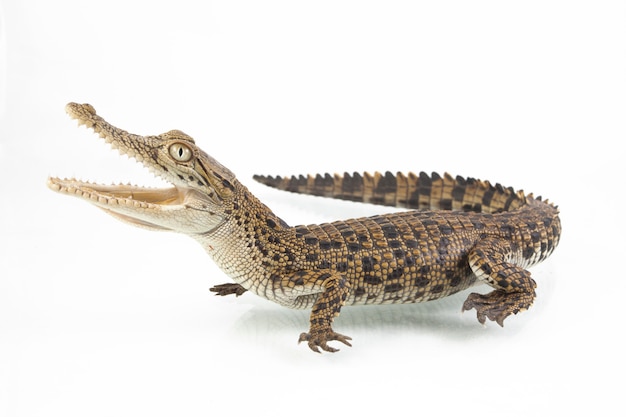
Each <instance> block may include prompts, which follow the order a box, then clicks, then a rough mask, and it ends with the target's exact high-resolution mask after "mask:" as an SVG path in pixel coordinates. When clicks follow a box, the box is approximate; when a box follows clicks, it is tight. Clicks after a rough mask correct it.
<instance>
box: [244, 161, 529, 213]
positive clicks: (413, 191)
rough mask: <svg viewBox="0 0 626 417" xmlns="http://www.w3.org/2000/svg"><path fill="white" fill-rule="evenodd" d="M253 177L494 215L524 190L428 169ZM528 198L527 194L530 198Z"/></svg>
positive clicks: (520, 199) (329, 193) (303, 190)
mask: <svg viewBox="0 0 626 417" xmlns="http://www.w3.org/2000/svg"><path fill="white" fill-rule="evenodd" d="M254 179H255V180H256V181H258V182H260V183H262V184H265V185H267V186H269V187H273V188H277V189H279V190H284V191H290V192H294V193H299V194H308V195H316V196H322V197H329V198H335V199H340V200H350V201H357V202H362V203H370V204H376V205H383V206H391V207H403V208H407V209H411V210H455V211H466V212H468V211H470V212H476V213H498V212H502V211H510V210H515V209H517V208H519V207H521V206H524V205H525V204H526V203H527V197H526V196H525V195H524V193H523V191H515V190H514V189H513V188H511V187H503V186H502V185H500V184H495V185H492V184H491V183H490V182H489V181H482V180H478V179H474V178H463V177H460V176H457V177H453V176H452V175H450V174H448V173H445V174H444V175H443V176H441V175H439V174H437V173H435V172H433V173H432V174H431V175H428V174H426V173H424V172H420V173H419V174H414V173H412V172H410V173H408V174H404V173H401V172H398V173H397V174H395V175H394V174H393V173H391V172H389V171H387V172H386V173H384V174H381V173H380V172H375V173H374V174H370V173H367V172H366V173H364V174H360V173H357V172H355V173H354V174H349V173H347V172H346V173H344V174H343V175H340V174H335V175H330V174H324V175H321V174H317V175H308V176H306V177H305V176H303V175H300V176H295V175H294V176H291V177H281V176H276V177H272V176H264V175H255V176H254ZM529 197H531V196H529Z"/></svg>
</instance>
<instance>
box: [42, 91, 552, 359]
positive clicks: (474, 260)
mask: <svg viewBox="0 0 626 417" xmlns="http://www.w3.org/2000/svg"><path fill="white" fill-rule="evenodd" d="M66 111H67V112H68V114H69V115H70V116H71V117H73V118H74V119H76V120H78V122H79V124H83V125H86V126H87V127H89V128H91V129H93V130H94V131H95V132H96V133H98V134H99V135H100V136H101V137H102V138H104V140H105V141H106V142H108V143H110V144H111V145H112V147H114V148H117V149H118V150H119V152H120V153H121V154H124V155H127V156H129V157H133V158H135V159H136V160H137V161H139V162H140V163H141V164H143V165H144V166H145V167H147V168H149V169H150V170H151V171H152V172H153V173H154V174H156V175H157V176H159V177H161V178H163V179H165V180H166V181H167V182H169V183H171V184H172V186H171V187H170V188H164V189H156V188H146V187H138V186H131V185H100V184H92V183H88V182H81V181H78V180H75V179H59V178H49V180H48V185H49V187H50V188H51V189H53V190H54V191H58V192H61V193H64V194H69V195H73V196H77V197H80V198H82V199H84V200H86V201H88V202H90V203H92V204H94V205H96V206H97V207H99V208H101V209H103V210H104V211H106V212H107V213H109V214H111V215H113V216H114V217H116V218H118V219H120V220H124V221H127V222H129V223H131V224H133V225H136V226H141V227H145V228H148V229H157V230H172V231H176V232H180V233H185V234H187V235H189V236H191V237H193V238H194V239H196V240H197V241H198V242H199V243H200V244H201V245H202V247H203V248H204V249H205V250H206V251H207V253H208V254H209V255H210V256H211V257H212V258H213V260H214V261H215V262H216V263H217V265H218V266H219V267H220V268H221V269H222V270H223V271H224V272H225V273H226V274H227V275H228V276H229V277H230V278H231V279H232V280H233V281H234V283H228V284H223V285H217V286H215V287H213V288H211V290H212V291H214V292H215V293H216V294H218V295H227V294H236V295H241V294H242V293H244V292H245V291H251V292H253V293H255V294H257V295H259V296H261V297H264V298H266V299H268V300H271V301H274V302H277V303H279V304H281V305H284V306H287V307H291V308H311V316H310V328H309V331H308V332H305V333H302V334H301V335H300V338H299V341H300V342H302V341H306V342H307V343H308V345H309V347H310V348H311V349H312V350H314V351H317V352H319V349H320V348H321V349H323V350H325V351H330V352H333V351H336V350H337V349H336V348H334V347H332V346H329V345H328V342H329V341H333V340H335V341H339V342H342V343H344V344H346V345H348V346H350V342H349V340H350V337H348V336H344V335H342V334H339V333H336V332H335V331H334V330H333V328H332V326H331V325H332V322H333V319H334V318H335V317H337V316H338V315H339V312H340V310H341V308H342V307H343V306H344V305H356V304H388V303H416V302H422V301H428V300H434V299H438V298H441V297H445V296H448V295H450V294H454V293H456V292H458V291H461V290H464V289H466V288H468V287H470V286H472V285H474V284H476V283H486V284H488V285H490V286H491V287H493V288H494V290H493V291H491V292H489V293H487V294H478V293H471V294H470V295H469V296H468V298H467V300H466V301H465V302H464V304H463V308H462V309H463V310H470V309H476V311H477V317H478V321H479V322H481V323H484V322H485V319H486V318H488V319H490V320H493V321H496V322H497V323H498V324H500V325H502V324H503V321H504V319H505V318H506V317H508V316H509V315H511V314H516V313H518V312H520V311H522V310H526V309H527V308H528V307H530V305H531V304H532V303H533V300H534V298H535V287H536V284H535V281H534V280H533V279H532V278H531V276H530V272H528V270H527V268H528V267H530V266H532V265H534V264H537V263H538V262H541V261H543V260H544V259H546V258H547V257H548V256H549V255H550V254H551V253H552V251H553V250H554V248H555V247H556V246H557V244H558V242H559V237H560V233H561V225H560V221H559V217H558V213H559V212H558V209H557V207H556V206H554V205H553V204H551V203H548V202H547V201H542V199H541V198H535V197H533V195H532V194H530V195H526V194H524V193H523V192H522V191H515V190H514V189H512V188H506V187H503V186H501V185H499V184H496V185H492V184H490V183H489V182H487V181H480V180H477V179H472V178H462V177H452V176H451V175H449V174H445V175H443V176H440V175H438V174H434V173H433V174H432V175H427V174H425V173H420V174H418V175H416V174H413V173H410V174H406V175H405V174H402V173H398V174H395V175H394V174H392V173H389V172H387V173H385V174H380V173H375V174H367V173H365V174H362V175H361V174H357V173H355V174H353V175H349V174H344V175H334V176H331V175H328V174H325V175H315V176H307V177H304V176H299V177H295V176H294V177H286V178H283V177H268V176H255V179H256V180H257V181H260V182H261V183H263V184H266V185H269V186H271V187H276V188H279V189H283V190H288V191H292V192H297V193H303V194H313V195H319V196H324V197H331V198H337V199H345V200H352V201H358V202H364V203H373V204H379V205H385V206H394V207H404V208H406V209H409V210H407V211H403V212H396V213H392V214H384V215H377V216H372V217H364V218H358V219H349V220H338V221H335V222H332V223H324V224H314V225H307V226H296V227H292V226H289V225H287V223H285V222H284V221H283V220H282V219H281V218H279V217H278V216H277V215H276V214H274V213H273V212H272V211H271V210H270V209H269V208H268V207H267V206H266V205H265V204H263V203H262V202H261V201H259V200H258V199H257V198H256V197H255V196H254V195H252V194H251V193H250V191H248V189H247V188H246V187H245V186H243V185H242V184H241V183H240V182H239V181H238V180H237V179H236V178H235V175H234V174H233V173H232V172H231V171H230V170H229V169H228V168H226V167H224V166H223V165H221V164H220V163H219V162H218V161H216V160H215V159H214V158H212V157H211V156H209V155H208V154H206V153H205V152H204V151H202V150H201V149H200V148H199V147H198V146H197V145H196V144H195V141H194V140H193V139H192V138H191V137H190V136H188V135H186V134H185V133H183V132H181V131H179V130H172V131H169V132H167V133H163V134H161V135H156V136H139V135H135V134H131V133H128V132H126V131H124V130H122V129H119V128H116V127H114V126H112V125H110V124H109V123H107V122H106V121H105V120H104V119H103V118H101V117H100V116H98V115H97V114H96V111H95V109H94V108H93V107H92V106H91V105H89V104H76V103H70V104H68V105H67V106H66Z"/></svg>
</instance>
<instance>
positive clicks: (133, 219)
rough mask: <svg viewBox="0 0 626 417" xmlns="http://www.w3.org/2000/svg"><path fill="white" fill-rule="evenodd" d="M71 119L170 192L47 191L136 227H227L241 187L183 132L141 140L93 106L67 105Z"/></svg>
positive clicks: (95, 187)
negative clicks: (228, 211)
mask: <svg viewBox="0 0 626 417" xmlns="http://www.w3.org/2000/svg"><path fill="white" fill-rule="evenodd" d="M65 109H66V111H67V113H68V114H69V115H70V116H71V117H72V118H74V119H76V120H78V123H79V125H85V126H87V127H88V128H91V129H93V130H94V132H96V133H97V134H99V135H100V137H102V138H103V139H104V140H105V141H106V142H107V143H109V144H110V145H111V146H112V147H113V148H115V149H118V151H119V152H120V153H121V154H122V155H127V156H128V157H131V158H134V159H135V160H137V161H138V162H140V163H141V164H142V165H144V166H145V167H147V168H148V169H149V170H150V171H152V173H154V174H155V175H156V176H158V177H160V178H162V179H164V180H165V181H167V182H168V183H170V184H171V185H172V186H171V187H168V188H148V187H139V186H134V185H101V184H94V183H90V182H83V181H78V180H76V179H60V178H54V177H51V178H49V179H48V186H49V187H50V188H51V189H52V190H54V191H57V192H60V193H63V194H68V195H72V196H75V197H79V198H81V199H83V200H86V201H88V202H90V203H92V204H94V205H95V206H97V207H99V208H101V209H103V210H104V211H106V212H107V213H109V214H111V215H113V216H115V217H117V218H118V219H120V220H124V221H126V222H129V223H131V224H133V225H135V226H140V227H146V228H150V229H157V230H173V231H177V232H181V233H186V234H201V233H207V232H210V231H212V230H214V229H215V228H217V227H219V225H220V224H222V222H223V221H224V211H225V210H226V209H227V206H228V205H229V204H228V202H229V201H231V200H232V198H233V194H234V187H235V186H236V184H237V181H236V179H235V176H234V174H233V173H232V172H231V171H230V170H228V169H227V168H225V167H224V166H223V165H221V164H220V163H219V162H217V161H216V160H215V159H213V158H212V157H211V156H209V155H207V154H206V153H205V152H203V151H202V150H201V149H200V148H198V147H197V146H196V145H195V143H194V140H193V138H191V137H190V136H188V135H186V134H185V133H183V132H181V131H179V130H172V131H169V132H167V133H163V134H161V135H156V136H139V135H135V134H131V133H128V132H126V131H124V130H122V129H119V128H117V127H115V126H112V125H111V124H109V123H107V122H106V121H105V120H104V119H103V118H102V117H100V116H98V115H97V114H96V111H95V109H94V108H93V107H92V106H91V105H89V104H76V103H69V104H68V105H67V106H66V108H65Z"/></svg>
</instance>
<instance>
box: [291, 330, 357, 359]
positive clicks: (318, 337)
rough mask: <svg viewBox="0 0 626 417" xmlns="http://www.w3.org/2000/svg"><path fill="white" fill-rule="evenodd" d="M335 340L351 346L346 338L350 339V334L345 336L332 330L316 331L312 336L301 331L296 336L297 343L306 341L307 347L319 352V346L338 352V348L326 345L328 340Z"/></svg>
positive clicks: (328, 350)
mask: <svg viewBox="0 0 626 417" xmlns="http://www.w3.org/2000/svg"><path fill="white" fill-rule="evenodd" d="M331 340H337V341H339V342H341V343H343V344H344V345H346V346H350V347H352V345H351V344H350V342H348V340H352V338H351V337H350V336H345V335H342V334H339V333H335V332H333V331H332V330H331V331H327V332H316V334H314V335H313V336H312V335H311V334H310V333H301V334H300V337H299V338H298V343H301V342H307V344H308V345H309V348H310V349H311V350H312V351H313V352H317V353H321V352H320V349H319V348H322V350H325V351H326V352H339V349H337V348H334V347H331V346H328V343H327V342H329V341H331Z"/></svg>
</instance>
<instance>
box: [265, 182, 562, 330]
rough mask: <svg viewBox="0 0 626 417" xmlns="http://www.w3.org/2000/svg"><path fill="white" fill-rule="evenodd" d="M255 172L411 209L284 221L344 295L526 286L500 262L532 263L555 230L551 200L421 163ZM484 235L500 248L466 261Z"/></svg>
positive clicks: (359, 297) (553, 240) (311, 189)
mask: <svg viewBox="0 0 626 417" xmlns="http://www.w3.org/2000/svg"><path fill="white" fill-rule="evenodd" d="M254 178H255V179H256V180H257V181H259V182H261V183H263V184H266V185H269V186H271V187H274V188H278V189H283V190H286V191H292V192H296V193H301V194H311V195H317V196H324V197H331V198H337V199H344V200H351V201H359V202H364V203H373V204H378V205H386V206H397V207H405V208H408V209H412V210H413V211H407V212H401V213H394V214H387V215H379V216H374V217H368V218H361V219H351V220H344V221H336V222H333V223H327V224H322V225H311V226H298V227H297V228H295V229H293V230H297V231H298V233H296V235H295V236H294V238H295V240H296V241H297V240H298V239H300V240H301V242H303V245H302V247H303V250H304V251H305V252H306V253H307V255H306V256H304V257H302V258H301V259H302V263H303V264H302V266H301V267H304V268H310V269H317V268H327V269H330V270H333V271H338V272H340V273H341V274H342V276H345V277H346V278H347V279H348V282H349V283H350V287H351V290H350V295H349V296H348V299H347V300H346V303H347V304H385V303H412V302H420V301H426V300H432V299H437V298H441V297H445V296H447V295H450V294H453V293H455V292H458V291H461V290H463V289H466V288H468V287H470V286H471V285H473V284H474V283H475V282H476V281H477V279H480V280H481V281H484V282H487V283H489V284H490V285H492V286H494V288H500V287H503V288H508V289H509V290H511V289H513V288H514V287H515V288H516V289H521V290H528V292H529V293H530V287H533V285H534V283H533V284H531V283H530V281H531V280H530V278H529V277H526V279H524V278H519V279H518V278H515V279H513V283H510V282H509V280H511V279H512V278H511V277H510V276H508V275H510V274H514V271H513V270H511V269H510V268H509V269H506V268H505V267H504V266H502V265H503V264H509V263H512V264H515V265H517V267H518V268H526V267H528V266H530V265H532V264H535V263H537V262H539V261H541V260H543V259H545V258H546V257H547V256H548V255H549V254H550V253H551V252H552V250H553V249H554V247H555V246H556V244H557V243H558V239H559V236H560V223H559V220H558V210H557V208H556V207H555V206H553V205H551V204H548V203H545V202H542V201H541V199H540V198H539V199H535V198H533V197H532V195H530V196H526V195H524V193H523V192H521V191H515V190H513V189H512V188H507V187H503V186H501V185H500V184H495V185H492V184H491V183H489V182H487V181H480V180H476V179H473V178H462V177H456V178H455V177H452V176H451V175H449V174H444V175H443V176H441V175H438V174H436V173H433V174H432V175H427V174H425V173H423V172H422V173H420V174H413V173H409V174H408V175H405V174H402V173H398V174H395V175H394V174H392V173H390V172H387V173H385V174H380V173H375V174H368V173H365V174H358V173H355V174H352V175H350V174H347V173H346V174H344V175H334V176H331V175H329V174H324V175H319V174H318V175H314V176H311V175H309V176H306V177H305V176H298V177H296V176H294V177H287V178H283V177H266V176H255V177H254ZM285 233H287V234H289V233H293V232H291V231H289V230H286V231H285ZM289 240H290V239H287V241H289ZM491 240H495V241H498V242H499V241H500V240H503V241H504V242H508V243H507V245H505V246H507V247H509V249H507V250H506V251H505V252H498V253H504V255H498V256H491V257H490V258H486V259H485V260H484V262H474V263H473V264H472V262H471V261H470V260H471V259H482V257H481V256H480V254H482V255H485V253H484V252H480V250H479V249H477V248H479V247H480V246H481V244H480V242H482V241H487V242H489V241H491ZM479 265H480V266H479ZM492 266H493V267H492ZM504 271H507V272H504ZM498 274H500V276H498ZM518 281H519V282H518ZM533 294H534V292H533ZM532 298H534V295H533V296H532V297H527V298H526V299H525V300H523V301H524V302H523V303H522V304H521V305H520V306H519V309H520V310H521V309H524V308H527V307H528V306H529V305H530V303H531V302H532ZM466 307H468V306H466ZM472 307H477V306H475V305H472ZM487 308H489V307H487ZM478 309H483V307H482V306H478ZM509 314H510V312H509ZM479 315H480V314H479ZM479 319H480V317H479Z"/></svg>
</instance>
